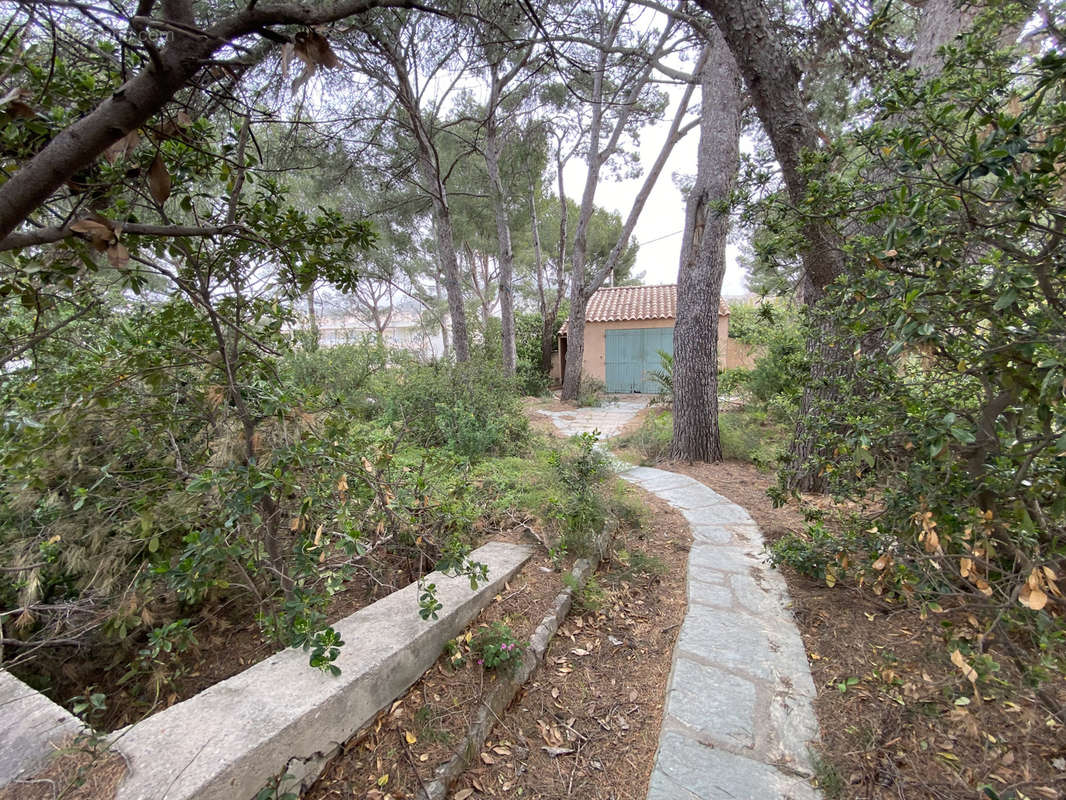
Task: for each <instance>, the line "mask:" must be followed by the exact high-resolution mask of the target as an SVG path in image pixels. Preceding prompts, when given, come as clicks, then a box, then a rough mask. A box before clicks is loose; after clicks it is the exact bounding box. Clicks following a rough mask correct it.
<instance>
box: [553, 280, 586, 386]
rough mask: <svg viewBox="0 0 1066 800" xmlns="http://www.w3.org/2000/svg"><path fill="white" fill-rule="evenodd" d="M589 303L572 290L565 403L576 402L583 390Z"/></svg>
mask: <svg viewBox="0 0 1066 800" xmlns="http://www.w3.org/2000/svg"><path fill="white" fill-rule="evenodd" d="M587 303H588V298H587V297H586V298H582V297H581V296H580V295H579V294H578V293H577V292H575V291H573V290H571V292H570V318H569V321H568V323H567V329H566V364H565V366H564V368H563V390H562V392H561V393H560V396H561V399H562V400H563V401H569V402H575V401H576V400H577V396H578V394H580V390H581V362H582V360H583V359H584V358H585V313H586V305H587ZM568 381H569V383H568ZM568 386H569V389H570V391H569V392H568V391H567V388H568Z"/></svg>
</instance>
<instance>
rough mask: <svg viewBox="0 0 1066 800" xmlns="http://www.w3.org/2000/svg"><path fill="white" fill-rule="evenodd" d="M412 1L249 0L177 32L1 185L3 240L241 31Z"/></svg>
mask: <svg viewBox="0 0 1066 800" xmlns="http://www.w3.org/2000/svg"><path fill="white" fill-rule="evenodd" d="M409 5H411V3H410V2H409V0H341V2H336V3H324V4H311V3H270V4H263V5H260V6H258V7H257V6H256V4H255V3H251V4H248V5H247V6H246V7H245V8H244V9H243V10H242V11H239V12H237V13H235V14H232V15H230V16H228V17H225V18H223V19H220V20H218V21H217V22H216V23H215V24H213V25H211V26H210V27H207V26H205V28H206V30H205V32H204V33H202V34H199V33H198V34H195V35H193V34H189V35H184V34H173V35H171V37H170V41H169V43H168V44H167V45H166V47H164V48H162V49H161V50H160V51H159V58H158V59H157V60H155V61H154V62H152V63H149V64H148V65H147V66H146V67H144V68H143V69H142V70H141V71H140V72H139V73H138V74H137V75H136V76H134V77H133V78H131V79H130V80H128V81H126V83H124V84H123V85H122V86H120V87H119V88H118V89H116V90H115V91H114V92H112V93H111V94H110V96H109V97H107V98H106V99H104V100H103V101H101V103H100V104H99V105H98V106H97V107H96V108H95V109H93V110H92V111H91V112H89V113H88V114H87V115H85V116H84V117H82V118H81V119H79V120H78V121H77V122H75V123H74V124H73V125H71V126H70V127H68V128H64V129H63V130H62V131H60V132H59V134H57V135H56V136H55V138H53V139H52V140H51V141H50V142H49V143H48V144H47V145H46V146H45V148H44V149H43V150H41V151H40V152H39V153H37V154H36V155H35V156H34V157H33V158H31V159H30V160H29V161H28V162H26V163H24V164H20V165H19V168H18V170H16V171H15V173H14V174H13V175H12V176H11V177H10V179H8V181H7V182H6V183H4V184H3V185H0V240H2V239H4V238H5V237H6V236H7V235H8V234H9V233H11V232H12V231H14V230H15V228H16V227H18V226H19V225H20V224H21V223H22V222H24V221H25V220H26V218H27V217H28V216H29V215H30V214H32V213H33V212H34V210H35V209H37V208H38V207H39V206H40V205H41V204H42V203H44V202H45V201H46V200H47V199H48V198H49V197H50V196H51V195H52V194H53V193H54V192H56V191H57V190H58V189H59V188H60V187H61V186H62V185H63V184H64V182H66V181H67V180H69V179H70V178H71V177H72V176H73V175H74V173H76V172H78V170H81V169H84V168H85V167H87V166H88V165H89V164H91V163H92V162H93V161H95V160H96V158H97V157H98V156H99V155H100V154H101V153H103V152H104V150H106V149H107V148H108V147H110V146H111V145H113V144H114V143H115V142H117V141H118V140H119V139H121V138H122V137H123V136H125V135H126V134H127V133H129V132H130V131H132V130H136V129H137V128H139V127H140V126H141V125H143V124H144V123H145V122H147V121H148V120H149V119H151V118H152V116H153V115H155V114H157V113H158V112H159V111H161V110H162V109H163V107H164V106H165V105H166V104H167V103H168V102H169V101H170V100H171V98H173V97H174V95H175V94H176V93H177V92H178V91H179V90H180V89H182V88H184V87H185V86H187V85H188V83H189V81H190V80H191V79H192V78H193V77H194V76H195V75H196V74H197V73H199V72H200V71H201V70H202V69H204V68H205V66H206V65H208V64H210V63H211V61H212V57H213V56H214V55H215V54H216V53H217V51H218V50H221V49H222V48H224V47H226V45H227V43H228V42H231V41H233V40H234V39H238V38H240V37H242V36H247V35H248V34H251V33H254V32H256V31H261V30H263V29H265V28H269V27H270V26H273V25H279V24H303V25H307V26H314V25H321V24H323V23H326V22H333V21H336V20H338V19H343V18H345V17H350V16H353V15H356V14H364V13H366V12H367V11H369V10H370V9H372V8H376V7H381V6H390V7H404V6H409Z"/></svg>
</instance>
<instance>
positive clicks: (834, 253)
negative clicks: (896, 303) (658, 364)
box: [697, 0, 972, 491]
mask: <svg viewBox="0 0 1066 800" xmlns="http://www.w3.org/2000/svg"><path fill="white" fill-rule="evenodd" d="M697 1H698V3H699V5H700V6H701V7H703V8H704V9H706V10H707V11H709V12H710V13H711V15H712V16H713V17H714V21H715V24H716V25H717V27H718V29H719V31H721V34H722V36H723V37H724V39H725V41H726V43H727V44H728V46H729V48H730V50H731V51H732V52H733V57H734V58H735V59H736V63H737V67H738V68H739V70H740V73H741V74H742V75H743V77H744V81H745V84H746V85H747V89H748V92H749V93H750V94H751V98H752V104H753V105H754V106H755V110H756V112H757V113H758V115H759V120H760V122H761V123H762V125H763V128H764V129H765V131H766V134H767V136H768V137H769V139H770V143H771V145H772V146H773V149H774V155H775V157H776V158H777V161H778V163H779V164H780V166H781V175H782V178H783V179H784V183H785V188H786V190H787V192H788V195H789V198H790V199H791V200H792V202H793V203H795V204H797V205H799V204H800V203H801V202H803V200H804V199H805V197H806V194H807V184H808V175H807V174H806V173H805V172H804V170H803V169H802V164H803V153H804V151H814V150H817V149H818V147H819V139H820V134H819V130H818V126H817V123H816V121H815V120H814V119H813V118H812V117H811V115H810V113H809V111H808V108H807V104H806V103H805V102H804V100H803V96H802V93H801V91H800V80H801V78H802V74H801V72H800V69H799V67H798V66H797V64H796V61H795V59H794V58H793V54H792V53H791V52H789V50H788V49H787V47H786V45H785V42H784V39H782V37H780V36H779V35H778V32H777V31H776V30H775V29H774V25H773V23H772V21H771V19H770V16H769V14H768V12H767V10H766V6H765V5H764V4H763V2H762V0H697ZM971 20H972V12H971V11H969V10H968V9H964V8H960V4H958V3H956V2H955V0H930V2H929V3H927V5H926V7H925V8H924V9H923V14H922V20H921V22H920V24H919V30H918V32H917V34H916V36H915V41H916V44H915V49H914V52H913V53H912V65H913V66H915V67H916V68H918V69H919V70H921V71H922V72H923V73H924V74H926V75H929V74H930V72H932V71H935V69H936V68H937V66H936V63H937V56H936V50H937V48H938V47H939V46H940V45H942V44H945V43H947V42H948V41H949V40H950V39H951V38H953V37H954V36H955V35H957V34H958V33H959V32H960V31H961V30H963V28H964V27H965V26H966V25H967V24H969V21H971ZM803 236H804V239H805V242H806V246H805V247H804V249H803V252H802V253H801V256H802V258H803V271H804V275H805V278H804V280H805V282H806V284H807V286H808V287H810V288H812V289H813V291H810V292H808V293H807V294H806V296H805V300H806V301H807V303H808V305H813V304H814V303H815V302H818V301H819V300H820V299H821V298H822V297H823V296H824V295H825V290H826V288H827V287H828V286H829V284H830V283H832V282H833V281H834V280H836V278H838V277H839V276H841V275H843V274H844V269H845V261H844V249H843V247H842V242H841V241H840V236H839V235H838V234H837V232H836V231H835V230H834V228H833V226H832V225H831V224H829V223H827V222H824V221H822V220H820V219H818V218H816V217H811V218H809V219H806V220H804V221H803ZM822 335H823V334H819V335H818V336H817V337H816V339H820V338H821V336H822ZM807 351H808V354H809V355H810V357H811V370H812V373H811V379H810V380H809V381H808V383H807V385H806V387H805V388H804V394H803V401H802V405H801V410H800V415H799V419H798V421H797V427H796V431H795V436H794V437H793V441H792V445H791V447H790V452H789V473H790V475H789V484H790V486H791V488H794V489H800V490H804V491H820V490H821V489H822V488H823V486H824V481H823V479H822V477H821V476H820V475H818V474H815V473H814V471H813V468H812V467H811V456H813V455H814V454H815V450H816V447H815V442H814V441H813V439H812V428H811V425H810V419H811V418H810V416H809V414H810V413H815V411H816V409H831V408H832V407H833V405H834V401H835V398H836V397H837V396H838V394H837V393H838V392H839V384H838V382H837V381H836V380H834V379H833V378H834V377H836V376H840V375H842V374H844V372H845V371H846V370H847V369H848V368H849V367H848V363H847V362H848V360H849V358H850V352H845V351H847V348H840V347H834V346H831V345H830V344H829V343H828V342H827V341H819V340H815V341H809V342H808V343H807Z"/></svg>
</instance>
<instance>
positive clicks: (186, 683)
mask: <svg viewBox="0 0 1066 800" xmlns="http://www.w3.org/2000/svg"><path fill="white" fill-rule="evenodd" d="M364 567H365V570H366V574H367V578H366V580H359V579H355V580H353V581H351V582H350V585H349V586H348V588H346V589H344V590H343V591H341V592H339V593H338V594H337V595H335V596H334V597H333V598H331V600H330V604H329V608H328V610H327V617H328V619H329V622H331V623H332V622H335V621H336V620H339V619H343V618H344V617H347V616H348V615H350V614H354V613H355V612H356V611H358V610H359V609H361V608H363V607H365V606H367V605H369V604H370V603H373V602H374V601H375V600H378V599H380V598H381V597H384V596H385V595H387V594H389V593H390V592H392V591H395V590H396V589H399V588H401V587H403V586H406V585H407V584H408V583H410V582H411V581H412V580H414V579H416V578H417V577H418V576H417V575H413V574H411V572H410V564H409V563H408V562H407V561H406V560H405V559H403V558H400V557H398V556H395V555H393V554H389V553H374V554H371V555H370V556H369V557H368V559H367V560H366V562H365V564H364ZM168 602H170V601H168V600H167V599H165V598H162V599H160V600H157V601H153V602H152V603H149V604H148V606H147V608H148V610H149V612H148V613H151V611H152V610H153V607H154V606H156V605H157V604H158V605H159V606H165V605H166V604H167V603H168ZM156 610H158V609H156ZM256 612H257V609H256V607H255V605H254V604H253V603H249V602H232V601H229V602H219V603H215V604H211V603H208V604H206V605H205V606H204V607H203V608H201V609H199V610H198V611H197V613H196V615H195V616H194V617H193V620H192V629H193V632H194V634H195V636H196V643H195V644H194V645H193V646H192V647H190V648H189V649H188V650H186V651H185V652H183V653H181V654H175V655H174V656H173V657H171V658H170V659H169V660H167V661H166V662H165V663H163V664H161V665H160V666H159V667H158V668H157V670H156V671H154V672H149V673H145V674H142V675H140V676H137V677H136V678H135V679H134V680H129V681H124V680H123V677H124V676H125V675H126V673H127V671H128V668H129V663H130V661H131V660H132V659H133V657H134V654H133V653H131V652H129V651H123V650H119V649H117V648H114V647H108V646H105V645H100V646H99V647H97V648H93V649H88V650H77V651H73V652H69V653H68V652H59V653H57V655H56V656H55V657H54V658H53V660H52V661H50V662H42V663H41V664H39V665H36V666H35V667H34V668H33V669H34V672H31V673H28V674H27V673H25V672H23V671H22V670H14V672H15V674H16V675H18V676H19V677H20V678H22V679H23V680H27V679H28V680H29V681H31V682H32V681H34V675H35V674H37V676H38V677H40V675H41V674H42V673H43V674H44V675H47V678H46V680H47V682H48V684H49V686H50V687H51V688H49V690H48V691H47V694H48V695H49V696H50V697H52V698H53V699H54V700H55V701H56V702H57V703H59V704H60V705H63V706H69V702H68V701H69V700H70V698H72V697H75V696H78V695H84V696H88V695H89V694H91V693H93V692H101V693H103V694H105V695H106V696H107V708H106V710H105V711H103V712H101V713H96V714H94V715H93V716H91V718H90V722H91V723H92V724H93V726H94V727H95V728H96V729H97V730H102V731H112V730H116V729H118V728H120V727H123V726H125V725H129V724H132V723H134V722H137V721H138V720H140V719H142V718H144V717H146V716H148V715H150V714H154V713H157V712H159V711H161V710H163V709H164V708H167V707H169V706H171V705H174V704H175V703H177V702H180V701H182V700H185V699H188V698H190V697H192V696H193V695H195V694H197V693H199V692H201V691H203V690H204V689H206V688H207V687H209V686H213V685H214V684H216V683H218V682H219V681H222V680H225V679H226V678H229V677H231V676H233V675H236V674H237V673H238V672H241V671H242V670H244V669H247V668H248V667H250V666H251V665H253V664H256V663H258V662H259V661H262V660H263V659H264V658H267V657H268V656H270V655H272V654H273V653H275V652H277V650H278V649H279V647H278V645H277V644H275V643H274V642H271V641H270V640H268V639H267V638H266V637H265V636H264V635H263V633H262V631H261V630H260V627H259V625H258V624H256Z"/></svg>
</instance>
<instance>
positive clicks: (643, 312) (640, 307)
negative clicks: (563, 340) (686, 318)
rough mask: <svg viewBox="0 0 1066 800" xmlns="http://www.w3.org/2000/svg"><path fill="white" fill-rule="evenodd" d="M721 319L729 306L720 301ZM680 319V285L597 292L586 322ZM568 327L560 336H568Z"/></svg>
mask: <svg viewBox="0 0 1066 800" xmlns="http://www.w3.org/2000/svg"><path fill="white" fill-rule="evenodd" d="M718 314H719V316H728V315H729V307H728V306H727V305H726V304H725V301H719V305H718ZM675 316H677V284H669V285H665V286H612V287H608V288H603V289H597V290H596V292H595V293H594V294H593V295H592V297H591V298H590V299H589V304H588V310H587V311H586V313H585V321H586V322H624V321H628V320H638V319H673V318H674V317H675ZM566 329H567V324H564V325H563V327H562V330H560V331H559V333H566Z"/></svg>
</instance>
